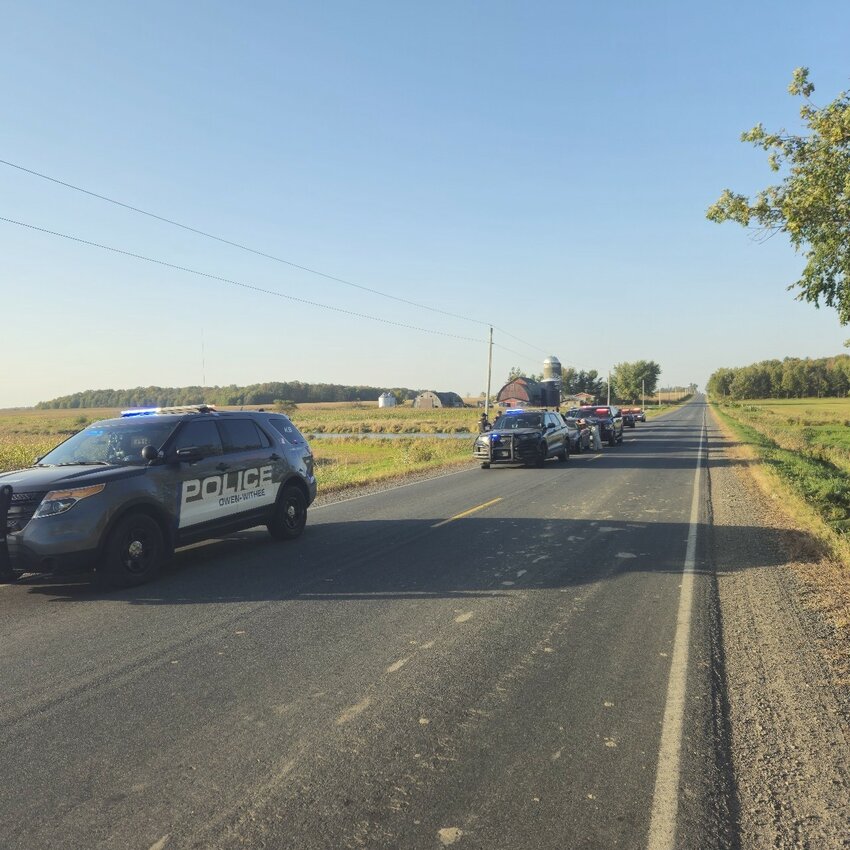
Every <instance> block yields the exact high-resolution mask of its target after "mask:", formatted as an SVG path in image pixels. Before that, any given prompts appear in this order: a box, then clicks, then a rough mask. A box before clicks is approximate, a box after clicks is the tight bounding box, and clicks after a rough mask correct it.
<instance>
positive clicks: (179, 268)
mask: <svg viewBox="0 0 850 850" xmlns="http://www.w3.org/2000/svg"><path fill="white" fill-rule="evenodd" d="M0 221H5V222H7V223H8V224H16V225H18V227H25V228H27V229H29V230H35V231H37V232H39V233H45V234H47V235H48V236H58V237H59V238H61V239H67V240H68V241H70V242H77V243H79V244H80V245H88V246H89V247H91V248H101V249H102V250H104V251H111V252H112V253H114V254H121V255H123V256H125V257H133V258H134V259H136V260H144V261H145V262H146V263H154V264H155V265H158V266H165V267H166V268H169V269H176V270H177V271H181V272H187V273H189V274H194V275H198V276H199V277H205V278H209V279H210V280H217V281H220V282H221V283H228V284H231V285H232V286H239V287H241V288H242V289H249V290H251V291H253V292H261V293H263V294H265V295H274V296H276V297H278V298H286V299H287V300H289V301H297V302H298V303H300V304H308V305H309V306H311V307H320V308H322V309H323V310H333V311H334V312H336V313H344V314H346V315H348V316H356V317H357V318H359V319H371V320H372V321H374V322H382V323H383V324H385V325H395V326H396V327H399V328H407V329H408V330H411V331H421V332H422V333H429V334H436V335H437V336H446V337H451V338H452V339H461V340H464V341H466V342H479V343H482V344H486V340H483V339H475V338H474V337H471V336H461V335H459V334H452V333H447V332H446V331H437V330H433V329H431V328H420V327H418V326H416V325H408V324H405V323H404V322H396V321H394V320H392V319H382V318H380V317H379V316H370V315H368V314H366V313H357V312H355V311H354V310H346V309H345V308H343V307H334V306H332V305H330V304H321V303H319V302H318V301H310V300H309V299H307V298H299V297H298V296H296V295H287V294H286V293H285V292H278V291H277V290H274V289H265V288H264V287H262V286H257V285H255V284H252V283H245V282H244V281H240V280H233V279H232V278H227V277H221V276H220V275H216V274H211V273H210V272H202V271H200V270H198V269H192V268H189V267H188V266H180V265H177V264H176V263H169V262H167V261H166V260H158V259H156V258H155V257H147V256H145V255H144V254H136V253H134V252H133V251H125V250H123V249H122V248H114V247H112V246H111V245H104V244H102V243H100V242H93V241H91V240H89V239H82V238H80V237H79V236H71V235H70V234H68V233H59V232H58V231H56V230H48V229H47V228H46V227H38V226H37V225H35V224H27V223H26V222H24V221H16V220H15V219H13V218H6V217H5V216H0Z"/></svg>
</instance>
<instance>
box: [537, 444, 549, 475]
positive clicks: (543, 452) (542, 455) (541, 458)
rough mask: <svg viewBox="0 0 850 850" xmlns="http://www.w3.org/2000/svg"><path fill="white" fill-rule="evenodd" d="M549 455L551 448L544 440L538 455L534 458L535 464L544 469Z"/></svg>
mask: <svg viewBox="0 0 850 850" xmlns="http://www.w3.org/2000/svg"><path fill="white" fill-rule="evenodd" d="M548 457H549V449H548V447H547V446H546V443H545V442H544V443H543V445H542V446H540V448H539V449H538V450H537V457H536V458H535V460H534V465H535V466H536V467H537V468H538V469H543V464H544V463H546V458H548Z"/></svg>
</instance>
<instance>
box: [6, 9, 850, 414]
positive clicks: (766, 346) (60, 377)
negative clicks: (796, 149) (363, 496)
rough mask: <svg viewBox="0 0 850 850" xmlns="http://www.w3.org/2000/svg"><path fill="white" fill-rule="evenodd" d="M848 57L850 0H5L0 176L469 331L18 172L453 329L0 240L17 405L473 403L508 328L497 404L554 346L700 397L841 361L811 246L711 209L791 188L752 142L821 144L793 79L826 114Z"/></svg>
mask: <svg viewBox="0 0 850 850" xmlns="http://www.w3.org/2000/svg"><path fill="white" fill-rule="evenodd" d="M848 44H850V4H848V3H844V2H840V0H833V2H828V3H827V2H809V3H806V4H800V3H799V2H796V3H788V2H770V3H766V2H750V3H740V2H714V3H700V4H697V3H687V2H681V0H670V2H654V0H645V2H634V0H611V1H610V2H607V3H599V4H597V3H577V2H567V0H564V2H518V1H517V2H492V0H488V2H484V1H483V0H481V2H459V1H458V0H442V1H438V2H434V0H430V2H427V3H425V2H419V3H413V2H397V0H393V1H392V2H389V0H388V1H387V2H368V0H364V2H359V3H352V2H328V1H327V0H325V1H324V2H300V3H292V2H245V3H229V2H228V3H225V2H200V0H198V1H197V2H179V3H173V2H160V0H152V2H146V3H133V4H130V3H114V2H88V0H81V2H77V3H70V2H55V3H50V2H38V0H33V2H28V3H22V2H17V3H15V2H7V3H5V4H3V49H2V51H0V73H2V79H3V81H4V85H3V99H2V106H3V109H2V121H0V159H3V160H7V161H9V162H13V163H16V164H18V165H21V166H24V167H26V168H29V169H32V170H35V171H38V172H42V173H44V174H47V175H50V176H51V177H54V178H56V179H59V180H63V181H66V182H69V183H72V184H75V185H77V186H81V187H84V188H85V189H87V190H89V191H91V192H95V193H99V194H103V195H107V196H109V197H112V198H115V199H117V200H120V201H122V202H124V203H127V204H131V205H133V206H136V207H140V208H143V209H145V210H149V211H151V212H154V213H156V214H158V215H161V216H164V217H167V218H170V219H174V220H176V221H179V222H182V223H184V224H187V225H190V226H192V227H195V228H198V229H201V230H204V231H207V232H210V233H213V234H216V235H218V236H220V237H223V238H225V239H228V240H231V241H235V242H239V243H242V244H244V245H247V246H250V247H252V248H255V249H257V250H259V251H262V252H266V253H269V254H273V255H275V256H276V257H279V258H282V259H286V260H289V261H291V262H293V263H296V264H300V265H303V266H308V267H310V268H313V269H316V270H319V271H322V272H324V273H325V274H328V275H331V276H335V277H340V278H344V279H345V280H348V281H351V282H354V283H357V284H360V285H361V286H365V287H370V288H372V289H377V290H380V291H382V292H386V293H389V294H392V295H395V296H397V297H398V298H403V299H408V300H412V301H416V302H419V303H421V304H425V305H428V306H430V307H433V308H435V309H436V310H442V311H446V312H449V313H453V314H457V315H458V316H460V317H465V318H454V317H451V316H447V315H445V314H444V313H439V312H433V311H427V310H423V309H416V308H414V307H411V306H410V305H408V304H404V303H401V302H399V301H393V300H390V299H387V298H383V297H380V296H377V295H373V294H370V293H368V292H365V291H363V290H358V289H355V288H353V287H350V286H345V285H343V284H340V283H337V282H334V281H330V280H327V279H326V278H322V277H319V276H316V275H313V274H309V273H307V272H305V271H300V270H298V269H296V268H293V267H292V266H287V265H284V264H281V263H278V262H274V261H271V260H268V259H264V258H261V257H258V256H256V255H253V254H249V253H246V252H244V251H240V250H238V249H236V248H232V247H228V246H225V245H222V244H220V243H215V242H212V241H210V240H208V239H204V238H202V237H201V236H198V235H195V234H192V233H189V232H186V231H184V230H180V229H178V228H175V227H173V226H170V225H167V224H164V223H162V222H159V221H155V220H152V219H150V218H145V217H143V216H140V215H138V214H136V213H133V212H130V211H128V210H126V209H122V208H119V207H116V206H113V205H110V204H107V203H104V202H103V201H100V200H97V199H94V198H92V197H89V196H86V195H83V194H80V193H79V192H75V191H71V190H69V189H67V188H64V187H61V186H58V185H56V184H51V183H48V182H46V181H44V180H42V179H39V178H37V177H34V176H31V175H29V174H26V173H23V172H21V171H18V170H15V169H13V168H10V167H9V166H6V165H0V216H2V217H4V218H9V219H15V220H18V221H22V222H25V223H27V224H30V225H35V226H37V227H41V228H46V229H49V230H53V231H57V232H61V233H65V234H68V235H72V236H75V237H78V238H80V239H85V240H89V241H93V242H98V243H102V244H105V245H109V246H112V247H115V248H119V249H121V250H124V251H129V252H133V253H138V254H143V255H146V256H149V257H151V258H154V259H157V260H161V261H165V262H168V263H172V264H176V265H180V266H185V267H189V268H192V269H196V270H198V271H202V272H205V273H208V274H211V275H215V276H218V277H224V278H228V279H231V280H235V281H239V282H242V283H246V284H250V285H252V286H256V287H260V288H263V289H268V290H273V291H275V292H279V293H281V294H284V295H291V296H295V297H300V298H303V299H308V300H310V301H314V302H318V303H321V304H326V305H331V306H334V307H338V308H341V309H344V310H350V311H354V312H356V313H360V314H362V315H363V316H367V317H377V318H380V319H385V320H388V321H392V322H398V323H401V324H404V325H412V326H416V327H418V328H424V329H428V330H432V331H437V332H439V334H437V333H423V332H421V331H417V330H411V329H409V328H402V327H397V326H393V325H388V324H385V323H383V322H377V321H372V320H370V319H369V318H361V317H354V316H350V315H345V314H342V313H338V312H333V311H330V310H325V309H321V308H319V307H315V306H310V305H307V304H303V303H299V302H295V301H291V300H288V299H286V298H281V297H278V296H274V295H268V294H263V293H259V292H256V291H252V290H247V289H244V288H239V287H236V286H234V285H232V284H228V283H224V282H220V281H216V280H211V279H209V278H203V277H199V276H197V275H193V274H190V273H188V272H185V271H178V270H175V269H171V268H167V267H165V266H162V265H154V264H151V263H147V262H144V261H141V260H138V259H134V258H131V257H127V256H122V255H118V254H113V253H108V252H106V251H103V250H100V249H97V248H93V247H89V246H85V245H81V244H75V243H72V242H69V241H67V240H63V239H60V238H57V237H55V236H49V235H45V234H43V233H39V232H36V231H32V230H26V229H23V228H21V227H19V226H16V225H13V224H8V223H6V222H0V345H2V349H3V352H4V358H3V363H4V365H3V367H2V371H0V376H1V377H0V407H7V406H15V405H29V404H33V403H35V402H37V401H39V400H42V399H46V398H51V397H54V396H57V395H60V394H65V393H70V392H74V391H77V390H84V389H89V388H103V387H116V388H117V387H132V386H139V385H143V386H144V385H149V384H159V385H166V386H182V385H187V384H198V383H201V381H202V379H203V378H204V377H205V378H206V382H207V384H210V385H212V384H231V383H236V384H248V383H255V382H259V381H274V380H281V381H284V380H301V381H310V382H329V383H351V384H355V383H356V384H372V385H378V386H384V385H386V386H408V387H412V388H430V389H436V390H440V391H443V390H453V391H455V392H459V393H461V394H466V393H473V394H477V393H478V392H481V391H482V390H483V389H484V388H485V385H486V377H487V347H486V343H485V340H486V336H487V326H486V323H493V324H494V325H495V326H496V327H497V331H496V334H495V339H496V342H497V344H498V346H501V347H497V348H496V349H495V353H494V365H493V373H494V377H493V390H494V391H495V390H496V389H498V387H499V386H500V385H501V383H503V381H504V379H505V377H506V375H507V372H508V370H509V368H510V367H511V366H512V365H518V366H521V367H523V368H525V369H528V370H530V371H540V370H541V368H542V366H541V363H542V360H543V358H544V356H545V354H546V353H552V354H555V355H557V356H558V357H559V358H560V360H561V362H562V363H564V364H565V365H571V366H575V367H577V368H583V369H597V370H598V371H599V372H600V373H603V374H604V373H605V372H606V371H607V370H608V369H609V368H610V367H612V366H613V365H615V364H616V363H618V362H621V361H629V360H637V359H652V360H655V361H657V362H658V363H660V365H661V367H662V376H661V382H662V383H663V384H665V385H671V384H687V383H690V382H692V381H694V382H696V383H698V384H700V385H703V386H704V384H705V380H706V378H707V377H708V375H709V374H710V373H711V372H712V371H714V369H716V368H717V367H719V366H734V365H744V364H746V363H750V362H753V361H756V360H760V359H765V358H771V357H780V358H781V357H784V356H812V357H817V356H824V355H829V354H837V353H840V352H842V351H843V350H844V349H843V348H842V343H843V341H844V339H845V338H847V337H848V336H850V330H848V329H847V328H842V327H841V326H840V325H839V324H838V320H837V317H836V315H835V313H834V312H833V311H832V310H829V309H826V308H824V309H821V310H816V309H815V308H814V307H813V306H812V305H808V304H802V303H799V302H796V301H795V300H794V299H793V294H792V293H789V292H787V291H786V289H785V287H786V286H787V284H789V283H791V282H792V281H793V280H795V279H796V276H797V274H798V272H799V270H800V269H801V267H802V260H801V258H800V257H799V256H797V255H795V254H794V253H793V251H792V249H791V248H790V246H789V245H788V243H787V240H785V239H784V238H783V237H777V238H774V239H772V240H769V241H768V242H766V243H757V242H754V241H753V240H752V239H751V237H750V235H749V234H748V233H747V232H746V231H744V230H743V229H741V228H740V227H738V226H736V225H733V224H726V225H720V226H718V225H715V224H712V223H710V222H708V221H706V219H705V210H706V208H707V207H708V205H709V204H711V203H712V202H713V201H714V200H715V199H716V198H717V196H718V195H719V194H720V192H721V191H722V189H723V188H724V187H727V186H728V187H730V188H732V189H734V190H736V191H744V192H752V191H755V190H757V189H759V188H761V187H763V186H765V185H767V184H768V183H769V182H771V181H772V180H773V179H775V177H774V175H773V174H772V172H770V171H769V169H768V167H767V164H766V161H765V157H764V154H763V153H760V152H758V151H756V150H755V149H753V148H751V147H750V146H747V145H744V144H742V143H741V142H740V141H739V135H740V133H741V131H742V130H745V129H748V128H749V127H751V126H752V125H753V124H755V123H756V122H758V121H762V122H763V123H764V124H765V125H766V126H767V127H769V128H771V129H776V128H779V127H782V126H785V127H787V128H789V129H793V128H796V127H797V126H798V108H799V100H798V99H796V98H792V97H790V96H789V95H788V94H787V91H786V88H787V85H788V83H789V81H790V79H791V73H792V71H793V69H794V68H795V67H797V66H800V65H807V66H809V67H810V69H811V77H812V80H813V82H814V83H815V85H816V92H815V95H814V98H813V99H814V100H815V101H816V102H819V103H825V102H827V101H829V100H832V99H833V98H834V97H835V95H836V94H837V93H838V92H839V91H841V90H843V89H845V88H848V87H850V81H848V78H850V50H848ZM440 334H446V335H440ZM508 334H512V335H513V336H508ZM455 337H467V338H469V339H471V340H473V341H468V340H465V339H457V338H455ZM514 337H519V339H516V338H514ZM507 349H510V350H507ZM202 352H203V357H202Z"/></svg>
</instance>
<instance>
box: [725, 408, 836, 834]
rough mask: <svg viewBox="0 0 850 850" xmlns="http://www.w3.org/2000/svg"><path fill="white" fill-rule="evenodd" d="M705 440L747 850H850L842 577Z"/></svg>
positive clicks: (734, 452) (746, 471)
mask: <svg viewBox="0 0 850 850" xmlns="http://www.w3.org/2000/svg"><path fill="white" fill-rule="evenodd" d="M709 436H710V441H709V444H710V456H709V464H708V469H709V475H710V482H711V485H710V492H711V511H712V515H713V523H712V528H711V534H712V541H711V542H712V546H711V548H712V550H713V552H714V566H715V569H716V571H717V581H718V593H719V599H720V611H721V621H722V632H723V651H724V656H725V674H726V683H727V688H728V694H727V704H728V710H729V726H730V730H731V747H732V762H733V769H734V775H735V785H736V792H737V804H738V833H739V840H740V846H741V847H742V848H744V850H750V849H751V848H753V849H754V850H762V848H772V850H775V848H807V849H808V848H811V850H815V848H818V850H819V848H823V850H835V848H842V847H850V722H848V719H850V677H848V676H847V661H848V658H850V640H848V630H847V629H846V628H842V627H841V623H842V622H847V621H848V620H847V618H846V615H847V611H848V607H847V605H848V600H847V598H846V596H844V595H843V589H844V588H845V587H846V584H847V573H846V570H845V569H844V568H842V567H841V565H838V564H835V563H833V562H831V561H829V559H828V558H827V557H826V556H825V555H824V554H823V547H822V546H821V545H819V544H818V542H817V541H816V540H815V539H814V538H813V537H811V536H810V535H809V534H807V533H806V532H805V531H802V530H800V529H799V528H795V527H794V523H793V521H792V520H790V519H789V517H788V516H787V515H786V514H785V512H784V511H783V510H782V507H781V499H780V498H779V497H778V496H777V494H775V493H771V492H770V491H769V487H770V485H769V483H767V484H766V483H765V482H766V481H767V479H763V478H762V477H759V479H758V481H757V480H756V478H754V477H753V475H752V474H751V471H752V470H751V467H752V466H753V461H752V459H751V458H749V457H748V456H747V455H746V453H745V450H742V449H741V447H740V446H738V445H737V444H736V443H735V442H734V441H733V440H732V439H730V438H729V437H728V436H727V435H725V434H724V433H723V432H722V430H720V428H719V426H718V424H717V423H714V425H713V426H712V425H710V434H709ZM766 487H767V488H768V489H765V488H766Z"/></svg>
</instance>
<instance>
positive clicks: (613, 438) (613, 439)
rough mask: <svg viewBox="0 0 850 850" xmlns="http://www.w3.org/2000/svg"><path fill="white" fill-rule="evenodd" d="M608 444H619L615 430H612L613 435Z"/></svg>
mask: <svg viewBox="0 0 850 850" xmlns="http://www.w3.org/2000/svg"><path fill="white" fill-rule="evenodd" d="M608 445H609V446H616V445H617V437H616V435H615V434H614V432H613V431H612V432H611V436H610V437H609V438H608Z"/></svg>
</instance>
